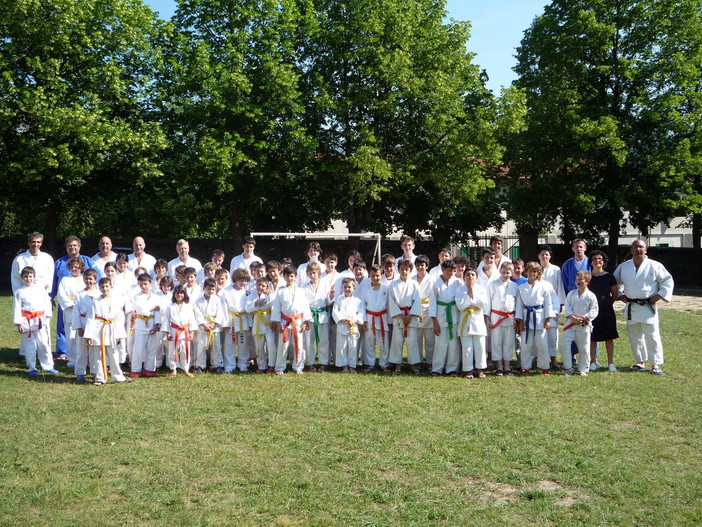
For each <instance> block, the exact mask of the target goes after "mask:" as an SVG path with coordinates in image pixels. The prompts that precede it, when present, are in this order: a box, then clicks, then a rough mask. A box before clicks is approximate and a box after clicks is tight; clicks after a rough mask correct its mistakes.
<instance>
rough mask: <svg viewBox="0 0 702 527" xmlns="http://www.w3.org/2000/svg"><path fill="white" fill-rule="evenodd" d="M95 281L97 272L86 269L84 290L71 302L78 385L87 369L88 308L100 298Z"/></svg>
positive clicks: (82, 380) (81, 382)
mask: <svg viewBox="0 0 702 527" xmlns="http://www.w3.org/2000/svg"><path fill="white" fill-rule="evenodd" d="M168 278H169V279H170V276H169V277H168ZM97 281H98V274H97V271H96V270H95V269H86V270H85V272H84V273H83V283H84V284H85V289H84V290H83V291H81V292H79V293H78V294H77V295H76V298H75V300H74V302H73V322H72V324H71V327H72V328H73V331H75V334H76V344H75V345H76V348H75V349H76V366H75V374H76V382H77V383H78V384H85V375H86V373H87V368H88V354H89V352H90V346H89V345H88V343H87V341H86V339H85V338H84V333H85V324H86V322H87V316H88V311H89V310H90V306H91V305H92V303H93V302H94V301H95V300H96V299H97V298H100V291H99V290H98V288H97V287H94V286H95V284H97ZM93 370H94V368H93ZM93 373H94V371H93Z"/></svg>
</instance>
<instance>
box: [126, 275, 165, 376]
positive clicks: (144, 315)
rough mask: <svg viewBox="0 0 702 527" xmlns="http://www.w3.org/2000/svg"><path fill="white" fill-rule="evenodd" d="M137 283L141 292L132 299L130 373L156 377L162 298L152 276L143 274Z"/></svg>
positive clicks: (131, 374)
mask: <svg viewBox="0 0 702 527" xmlns="http://www.w3.org/2000/svg"><path fill="white" fill-rule="evenodd" d="M137 284H138V287H139V289H140V293H139V294H137V295H136V296H135V297H134V300H133V302H132V305H133V308H134V309H133V310H132V314H131V316H132V327H133V328H134V333H133V340H132V346H131V356H130V358H131V373H130V374H129V376H130V377H132V378H135V377H139V376H140V375H141V376H143V377H155V376H156V374H155V370H156V355H157V354H158V351H159V348H160V346H161V318H162V317H161V299H160V298H159V296H158V295H157V294H156V293H154V292H153V291H152V290H151V275H149V274H147V273H142V274H141V275H139V278H138V281H137ZM142 365H143V367H144V369H143V370H142Z"/></svg>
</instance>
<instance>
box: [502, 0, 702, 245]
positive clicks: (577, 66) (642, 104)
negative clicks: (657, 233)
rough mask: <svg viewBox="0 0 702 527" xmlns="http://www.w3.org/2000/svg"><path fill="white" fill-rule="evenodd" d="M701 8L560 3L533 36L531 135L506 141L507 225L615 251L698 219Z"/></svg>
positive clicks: (524, 50) (521, 61)
mask: <svg viewBox="0 0 702 527" xmlns="http://www.w3.org/2000/svg"><path fill="white" fill-rule="evenodd" d="M700 15H701V13H700V2H699V1H698V0H662V1H658V0H655V1H654V0H646V1H634V0H611V1H604V0H576V1H570V0H569V1H565V0H555V1H553V2H552V3H551V4H550V5H549V6H547V7H546V9H545V12H544V15H543V16H541V17H539V18H537V19H535V20H534V22H533V24H532V25H531V27H530V28H529V29H528V30H527V31H526V32H525V36H524V39H523V40H522V43H521V46H520V48H519V49H518V54H517V58H518V65H517V67H516V68H515V71H516V72H517V73H518V74H519V79H518V81H517V83H516V84H517V86H519V87H520V88H522V89H523V90H524V91H525V93H526V96H527V107H528V118H527V128H526V130H525V131H524V132H523V133H522V134H520V135H518V136H516V137H512V138H511V140H510V141H509V145H510V147H509V154H508V158H509V160H510V169H511V174H512V176H513V182H514V185H513V187H512V192H511V195H510V215H511V216H513V217H514V218H515V219H516V220H517V222H518V224H519V226H520V228H522V229H524V230H529V229H531V230H534V229H543V228H545V227H547V226H548V225H553V224H554V223H555V222H556V221H557V220H560V221H561V223H562V227H563V232H562V235H563V237H564V238H566V239H570V238H571V237H572V236H573V235H574V234H575V233H576V232H577V233H582V234H585V235H586V236H588V237H590V238H591V239H596V238H597V237H598V236H599V235H600V233H602V232H606V233H607V234H608V235H609V240H610V245H612V246H613V247H616V244H617V241H618V235H619V232H620V228H621V224H622V222H624V221H626V220H628V221H631V222H632V223H633V224H634V225H635V226H636V227H638V228H640V229H641V230H643V231H644V232H646V231H647V230H648V229H649V228H650V227H651V226H652V225H655V224H657V223H659V222H662V221H663V222H664V221H666V220H668V219H669V218H670V217H672V216H674V215H677V214H681V213H686V212H687V211H691V210H697V209H698V207H699V205H700V196H699V194H697V193H696V192H693V190H692V181H693V177H692V176H693V175H694V174H697V173H699V163H700V157H699V141H698V137H699V117H700V112H699V108H700V107H699V102H700V99H699V97H700V79H701V78H702V77H701V75H700V73H701V72H700V66H702V61H701V60H700V59H701V58H702V54H701V52H702V41H700V39H699V34H700V31H701V30H702V24H701V23H700V22H701V20H700Z"/></svg>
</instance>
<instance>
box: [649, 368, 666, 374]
mask: <svg viewBox="0 0 702 527" xmlns="http://www.w3.org/2000/svg"><path fill="white" fill-rule="evenodd" d="M651 373H652V374H653V375H665V372H664V371H663V370H661V369H660V368H652V369H651Z"/></svg>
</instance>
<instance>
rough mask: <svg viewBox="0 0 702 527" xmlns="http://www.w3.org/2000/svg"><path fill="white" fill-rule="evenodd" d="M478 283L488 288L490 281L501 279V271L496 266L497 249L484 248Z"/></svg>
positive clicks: (478, 270)
mask: <svg viewBox="0 0 702 527" xmlns="http://www.w3.org/2000/svg"><path fill="white" fill-rule="evenodd" d="M477 274H478V283H479V284H480V285H482V286H483V287H484V288H485V289H487V287H488V285H489V284H490V282H494V281H495V280H499V279H500V275H499V271H498V270H497V267H496V266H495V251H494V250H493V249H483V252H482V261H481V262H480V265H478V269H477Z"/></svg>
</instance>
